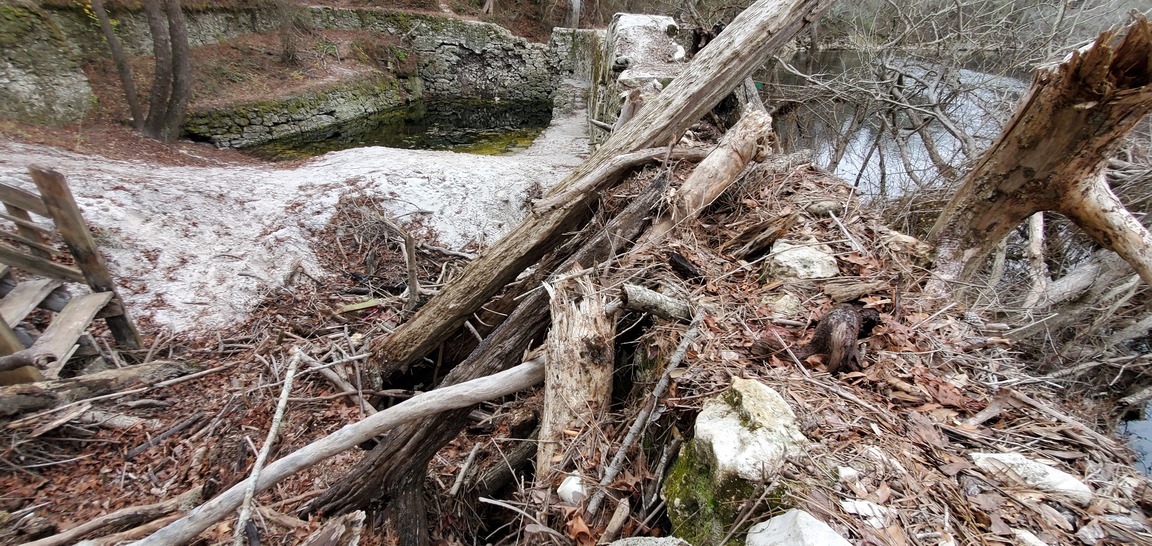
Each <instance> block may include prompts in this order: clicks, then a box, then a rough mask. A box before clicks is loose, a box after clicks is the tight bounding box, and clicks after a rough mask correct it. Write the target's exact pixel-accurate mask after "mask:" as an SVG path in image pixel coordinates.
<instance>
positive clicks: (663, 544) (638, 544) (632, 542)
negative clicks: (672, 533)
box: [608, 537, 692, 546]
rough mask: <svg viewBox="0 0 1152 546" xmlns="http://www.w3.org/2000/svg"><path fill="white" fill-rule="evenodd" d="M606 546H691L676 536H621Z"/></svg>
mask: <svg viewBox="0 0 1152 546" xmlns="http://www.w3.org/2000/svg"><path fill="white" fill-rule="evenodd" d="M608 546H692V545H691V544H689V543H688V542H687V541H685V540H683V539H679V538H676V537H659V538H657V537H632V538H622V539H620V540H617V541H616V542H612V543H610V544H608Z"/></svg>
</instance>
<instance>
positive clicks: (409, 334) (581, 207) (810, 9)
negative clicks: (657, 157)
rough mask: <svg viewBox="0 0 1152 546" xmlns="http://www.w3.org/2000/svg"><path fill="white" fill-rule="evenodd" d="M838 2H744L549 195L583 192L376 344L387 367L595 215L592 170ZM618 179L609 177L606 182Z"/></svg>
mask: <svg viewBox="0 0 1152 546" xmlns="http://www.w3.org/2000/svg"><path fill="white" fill-rule="evenodd" d="M831 3H832V2H831V0H760V1H758V2H756V3H754V4H752V5H751V6H749V7H748V9H746V10H744V12H743V13H741V14H740V15H739V16H737V17H736V18H735V19H734V20H733V21H732V23H731V24H730V25H728V27H727V29H726V30H725V31H724V32H723V33H722V34H721V35H720V36H719V37H718V38H717V39H716V41H715V42H714V43H713V44H712V47H709V48H706V49H705V50H704V51H701V52H700V54H699V55H697V56H696V58H695V59H693V61H692V63H691V64H690V65H689V66H688V68H687V70H685V71H684V73H683V74H681V75H680V76H679V77H677V78H676V79H675V80H674V81H673V82H672V83H671V84H670V85H669V86H668V87H667V88H666V89H665V90H664V91H663V92H662V93H660V94H659V95H657V96H656V97H655V98H653V99H652V100H651V101H650V102H649V103H648V104H647V105H646V106H645V108H644V109H643V110H642V111H641V112H640V114H639V115H638V116H637V117H636V118H634V119H633V120H632V121H631V122H630V123H628V124H627V126H625V127H623V128H622V129H621V130H620V131H618V132H616V133H614V134H613V135H612V136H611V138H609V139H608V141H606V142H605V143H604V144H603V145H601V147H600V148H599V149H598V150H597V151H596V153H595V154H593V155H592V157H590V158H589V159H588V160H587V161H585V162H584V163H583V164H582V165H581V166H580V167H579V168H577V169H576V171H575V172H573V173H572V174H571V175H569V176H568V177H566V178H565V179H564V180H563V181H561V182H560V183H559V184H558V185H557V186H556V187H554V188H553V189H552V190H551V191H550V192H549V195H548V196H546V198H547V197H550V196H555V195H564V194H569V193H571V192H572V190H573V188H577V187H581V186H589V187H588V188H587V191H584V192H581V195H582V196H583V198H581V199H571V200H568V201H566V202H565V203H563V204H561V205H559V206H558V207H557V208H555V209H553V210H550V211H548V212H545V213H542V214H539V215H535V216H532V217H530V218H528V219H527V220H525V221H524V222H523V223H521V224H520V225H519V226H517V227H516V228H514V229H513V230H512V231H511V232H509V233H508V234H507V235H506V236H504V237H503V238H501V239H500V240H499V241H498V242H496V243H495V244H494V245H492V246H491V247H490V248H489V249H488V250H487V251H486V252H485V253H484V254H483V255H482V256H480V257H479V258H477V259H476V260H474V261H472V262H471V263H469V264H468V266H467V267H466V268H465V269H464V271H463V272H462V273H461V274H460V276H459V277H458V278H457V280H456V281H454V282H453V283H451V284H449V285H448V286H446V287H445V288H444V289H443V290H441V291H440V292H439V293H438V294H437V295H436V296H434V297H433V298H432V299H431V300H430V301H429V302H428V303H427V304H426V305H425V306H424V307H423V308H422V309H420V310H419V311H417V313H416V314H415V315H414V316H413V317H412V318H411V319H410V320H409V321H408V322H406V323H404V324H402V325H401V326H400V327H399V328H397V329H396V331H394V332H393V333H392V334H390V335H389V336H388V337H386V338H384V340H383V342H382V343H380V344H379V345H378V346H377V347H376V352H377V353H378V354H379V355H380V358H381V360H382V362H380V364H379V365H380V366H381V368H382V369H383V370H384V371H385V372H387V371H388V370H395V369H402V368H405V367H407V366H408V365H409V364H411V363H412V362H414V361H416V360H417V359H419V358H421V357H423V356H424V355H425V354H427V353H429V352H430V351H431V350H432V349H433V348H434V347H435V346H436V345H437V344H438V343H440V342H441V340H443V339H445V338H447V337H448V335H449V334H451V333H452V331H454V330H455V329H457V328H459V327H460V325H461V324H462V323H463V321H464V319H465V318H466V317H467V316H469V315H470V314H471V313H472V312H474V311H476V309H478V308H479V307H480V306H481V305H482V304H483V303H484V302H485V301H486V300H487V299H488V298H489V297H491V296H492V295H493V294H494V293H496V291H498V290H500V288H502V287H503V286H504V285H505V284H507V283H509V282H511V281H512V280H513V279H515V278H516V276H517V275H519V274H520V272H522V271H523V270H524V269H525V268H527V267H529V266H530V265H532V264H533V263H535V262H536V261H537V260H539V258H540V257H541V256H543V254H544V253H545V252H547V251H548V250H549V249H550V248H552V247H553V246H555V244H556V243H557V242H558V241H560V240H562V239H563V237H564V233H566V232H569V231H574V230H575V229H576V228H577V227H578V226H579V225H580V224H581V223H583V221H584V220H585V219H586V218H588V217H589V211H590V210H591V208H592V206H593V200H594V199H595V197H596V196H595V193H596V191H595V190H596V189H600V188H596V187H594V186H590V185H589V184H588V181H589V177H590V175H591V174H592V173H594V172H596V171H597V169H598V168H599V167H600V166H601V165H603V164H604V163H606V162H609V161H611V160H612V159H613V158H615V157H616V156H618V155H621V154H624V153H628V152H632V151H635V150H640V149H643V148H650V147H653V146H665V145H667V144H669V143H670V142H672V141H673V139H675V138H676V137H677V136H678V135H680V134H681V133H682V132H683V131H684V130H685V129H687V128H688V127H689V126H690V125H691V124H693V123H695V122H696V121H697V120H699V119H700V117H701V116H703V115H704V114H705V113H706V112H708V111H709V110H711V109H712V107H713V106H715V105H716V104H717V103H718V102H719V101H720V100H721V99H722V98H723V97H724V96H725V95H727V94H728V93H729V92H730V91H731V90H732V89H733V88H734V87H736V85H737V84H739V83H741V82H742V81H743V80H744V78H746V77H747V76H748V75H749V74H750V73H751V72H752V70H754V69H755V68H756V67H758V66H759V65H760V64H761V62H762V61H763V58H764V56H765V54H767V53H768V52H770V51H772V50H774V49H777V48H779V47H781V46H783V45H784V44H786V43H788V42H789V41H791V40H792V38H793V37H795V36H796V34H797V33H798V32H799V31H800V30H801V29H803V28H804V27H805V26H806V25H808V24H809V23H810V22H811V21H815V20H816V19H817V18H819V16H820V14H821V13H822V12H823V11H824V10H825V9H826V8H827V7H828V6H830V5H831ZM612 182H614V180H611V179H609V180H606V181H604V186H607V185H610V184H611V183H612ZM604 186H601V188H602V187H604Z"/></svg>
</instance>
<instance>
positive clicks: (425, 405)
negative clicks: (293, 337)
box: [133, 360, 544, 546]
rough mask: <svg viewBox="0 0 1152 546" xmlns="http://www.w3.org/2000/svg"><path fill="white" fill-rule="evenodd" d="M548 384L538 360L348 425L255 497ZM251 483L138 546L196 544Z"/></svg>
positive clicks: (276, 470)
mask: <svg viewBox="0 0 1152 546" xmlns="http://www.w3.org/2000/svg"><path fill="white" fill-rule="evenodd" d="M543 379H544V364H543V362H542V361H541V360H534V361H531V362H525V363H523V364H521V365H520V366H517V367H515V368H513V369H511V370H507V371H504V372H500V373H498V374H494V375H491V376H488V377H483V378H480V379H475V380H472V381H469V382H466V383H461V384H459V385H452V386H449V387H443V388H441V389H437V390H435V391H432V392H427V393H424V394H421V395H417V396H415V397H413V398H410V399H408V400H405V401H404V402H401V403H399V404H397V405H395V406H393V407H391V408H388V409H386V410H384V411H381V412H379V413H377V414H375V415H373V416H371V417H367V418H365V419H363V420H361V421H359V422H357V423H353V424H350V425H345V426H344V427H343V428H341V429H340V430H338V431H336V432H333V433H332V434H329V435H328V436H325V437H324V438H321V439H320V440H317V441H315V442H312V443H311V444H308V445H306V446H304V447H303V448H300V449H299V450H297V451H294V452H293V453H292V454H291V455H288V456H287V457H284V458H283V459H280V460H278V461H276V462H274V463H272V464H270V465H268V467H267V468H265V469H264V471H263V472H262V473H261V474H260V478H259V480H258V481H257V482H256V486H255V491H256V492H260V491H264V490H265V489H268V488H269V487H272V486H273V485H275V484H277V483H280V481H282V480H284V479H285V478H287V477H289V476H291V475H293V474H295V473H297V472H299V471H301V470H304V469H306V468H309V467H311V466H313V465H315V464H316V463H319V462H320V461H323V460H325V459H327V458H329V457H332V456H334V455H337V454H339V453H341V452H343V451H346V450H349V449H352V448H353V447H355V446H357V445H359V444H361V443H363V442H365V441H368V440H370V439H371V438H372V437H374V436H377V435H379V434H381V433H383V432H385V431H387V430H390V429H392V428H395V427H397V426H399V425H402V424H404V423H409V422H412V421H415V420H418V419H421V418H425V417H428V416H432V415H437V414H440V413H443V412H445V411H448V410H452V409H457V408H467V407H471V406H473V405H475V404H479V403H480V402H484V401H486V400H491V399H493V398H499V397H501V396H506V395H509V394H512V393H514V392H516V391H518V390H521V389H525V388H528V387H531V386H532V385H535V384H537V383H539V382H540V381H541V380H543ZM251 480H252V478H248V479H246V480H244V481H242V482H240V483H237V484H236V485H233V486H232V487H231V488H230V489H228V490H227V491H225V492H223V493H221V494H220V495H218V496H216V498H214V499H212V500H210V501H208V502H206V503H204V504H202V505H200V506H198V507H196V508H195V509H193V510H192V511H191V512H189V513H188V515H186V516H184V517H183V518H180V519H179V520H177V521H174V522H172V523H171V524H169V525H168V526H166V527H164V528H163V529H161V530H159V531H157V532H155V533H153V534H152V535H149V536H148V537H147V538H145V539H144V540H141V541H139V542H135V543H133V544H136V545H138V546H145V545H147V546H166V545H171V546H176V545H179V544H186V543H188V542H190V541H191V540H192V539H194V538H196V535H199V534H200V533H201V532H203V531H204V530H206V529H208V527H211V526H212V525H213V524H214V523H216V522H217V521H220V520H221V519H222V518H224V517H226V516H228V515H229V514H231V513H232V511H233V510H235V509H236V508H237V507H238V506H240V503H241V501H243V500H244V491H245V489H247V487H248V483H249V482H250V481H251Z"/></svg>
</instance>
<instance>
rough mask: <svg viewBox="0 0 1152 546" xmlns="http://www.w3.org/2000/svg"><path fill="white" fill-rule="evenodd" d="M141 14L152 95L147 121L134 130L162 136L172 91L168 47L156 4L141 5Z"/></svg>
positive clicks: (161, 12)
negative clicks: (149, 40) (147, 39)
mask: <svg viewBox="0 0 1152 546" xmlns="http://www.w3.org/2000/svg"><path fill="white" fill-rule="evenodd" d="M144 15H145V16H146V17H147V18H148V31H149V32H151V33H152V59H153V68H152V94H151V96H150V98H149V99H148V119H147V121H145V122H144V126H143V127H139V128H138V129H141V130H142V131H143V132H144V134H146V135H149V136H152V135H158V134H160V133H162V132H163V128H164V111H165V107H166V106H168V95H169V94H171V92H172V84H171V82H172V46H171V45H170V42H169V41H168V22H167V19H166V18H165V17H164V9H163V8H162V6H161V5H160V2H157V1H155V0H148V1H147V2H144ZM153 138H155V137H153Z"/></svg>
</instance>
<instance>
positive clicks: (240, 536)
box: [232, 347, 302, 546]
mask: <svg viewBox="0 0 1152 546" xmlns="http://www.w3.org/2000/svg"><path fill="white" fill-rule="evenodd" d="M301 354H302V351H301V350H300V347H293V351H292V358H290V359H289V360H288V370H287V371H286V372H284V388H282V389H280V401H279V402H277V403H276V413H275V414H274V415H273V416H272V426H270V427H268V436H267V437H266V438H264V445H263V446H261V447H260V453H259V454H258V455H256V463H255V464H253V465H252V474H251V475H250V476H249V477H248V487H246V488H245V489H244V502H243V504H241V506H240V517H239V518H238V519H237V520H236V534H235V535H234V536H233V538H232V543H233V544H234V545H235V546H243V545H244V539H245V537H244V528H245V527H247V526H248V520H249V519H250V518H251V517H252V497H254V496H256V482H257V481H259V480H260V471H262V470H264V461H266V460H268V453H269V452H271V451H272V443H273V442H275V441H276V436H277V435H278V434H280V425H281V422H282V421H283V420H284V410H286V409H287V408H288V395H289V394H291V393H292V378H293V377H294V376H295V375H296V367H297V366H298V365H299V364H300V355H301Z"/></svg>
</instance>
